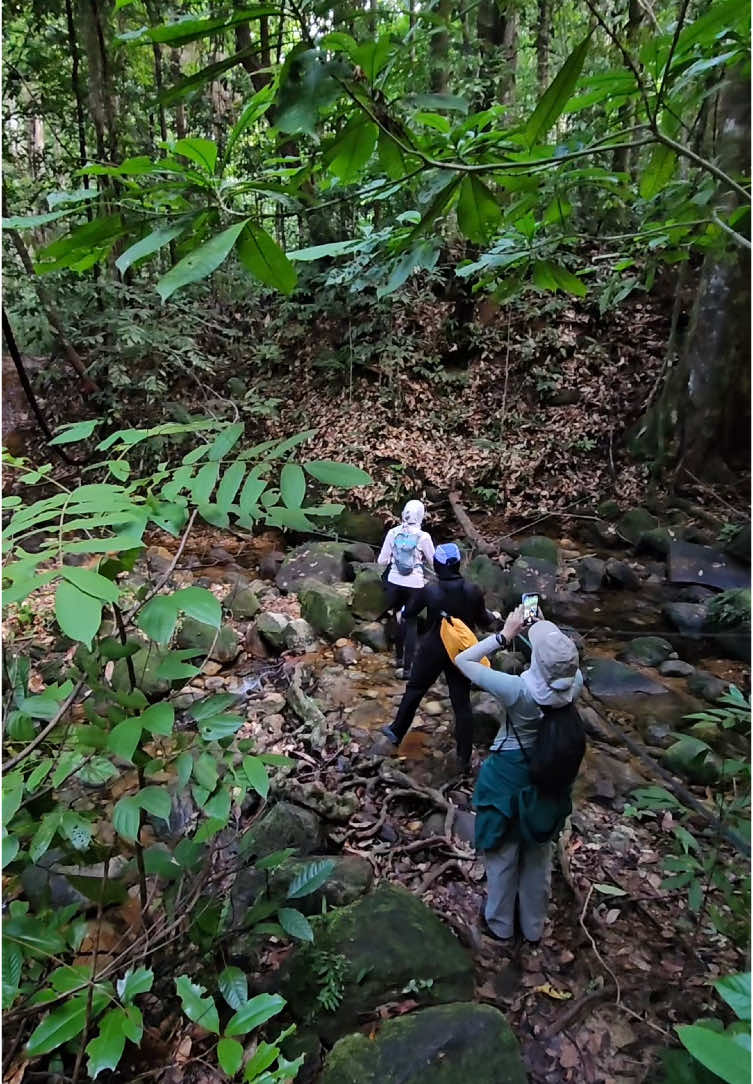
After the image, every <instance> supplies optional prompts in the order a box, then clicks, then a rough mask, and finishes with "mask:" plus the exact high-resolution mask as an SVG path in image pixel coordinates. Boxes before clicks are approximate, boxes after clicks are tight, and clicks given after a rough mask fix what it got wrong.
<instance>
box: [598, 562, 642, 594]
mask: <svg viewBox="0 0 753 1084" xmlns="http://www.w3.org/2000/svg"><path fill="white" fill-rule="evenodd" d="M604 571H605V573H606V578H607V583H608V584H609V586H610V587H623V588H625V589H626V590H627V591H637V590H638V588H639V587H640V585H641V581H640V579H639V578H638V576H637V575H636V573H635V572H634V571H633V569H632V568H631V567H630V565H628V564H625V562H624V561H618V560H617V559H616V558H615V557H610V558H609V560H608V561H607V563H606V567H605V569H604Z"/></svg>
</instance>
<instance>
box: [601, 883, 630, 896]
mask: <svg viewBox="0 0 753 1084" xmlns="http://www.w3.org/2000/svg"><path fill="white" fill-rule="evenodd" d="M594 888H595V889H596V891H597V892H601V894H602V896H627V892H626V891H625V890H624V888H618V887H617V885H609V884H594Z"/></svg>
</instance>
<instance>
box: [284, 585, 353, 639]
mask: <svg viewBox="0 0 753 1084" xmlns="http://www.w3.org/2000/svg"><path fill="white" fill-rule="evenodd" d="M298 598H299V599H300V603H301V614H302V615H303V617H304V618H305V619H306V621H308V623H309V624H310V625H312V626H313V627H314V628H315V629H316V630H317V632H321V633H323V634H324V636H326V637H327V639H328V640H332V641H334V640H339V639H340V637H341V636H350V634H351V632H352V631H353V627H354V625H355V619H354V617H353V614H352V613H351V610H350V589H349V588H347V589H345V590H342V589H338V588H336V587H333V586H332V585H331V584H326V583H317V582H316V581H315V580H304V582H303V584H302V585H300V587H299V589H298Z"/></svg>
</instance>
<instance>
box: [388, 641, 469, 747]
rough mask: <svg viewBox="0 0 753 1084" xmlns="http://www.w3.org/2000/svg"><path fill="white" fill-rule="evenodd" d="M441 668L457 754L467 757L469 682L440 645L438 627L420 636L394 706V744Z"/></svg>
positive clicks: (404, 732) (403, 732)
mask: <svg viewBox="0 0 753 1084" xmlns="http://www.w3.org/2000/svg"><path fill="white" fill-rule="evenodd" d="M443 671H444V676H445V677H446V679H447V686H448V688H449V691H450V702H451V703H452V710H453V711H454V713H455V743H456V745H457V750H458V757H459V758H460V759H461V760H464V761H465V760H470V756H471V752H472V750H473V714H472V712H471V683H470V681H469V680H468V678H467V677H465V676H464V675H463V674H461V672H460V671H459V670H458V668H457V666H455V664H454V663H453V662H452V660H451V659H450V656H449V655H448V654H447V652H446V651H445V648H444V644H443V643H442V640H441V638H440V636H439V629H436V628H435V629H431V630H430V631H429V632H427V633H426V635H425V636H422V637H421V639H420V641H419V643H418V650H417V651H416V656H415V658H414V660H413V669H412V670H411V674H410V679H409V681H408V684H407V686H406V689H405V693H404V694H403V699H402V700H401V701H400V707H399V708H398V709H397V715H396V716H395V721H394V723H393V724H392V730H393V732H394V734H395V736H396V738H397V739H398V744H399V743H400V742H401V741H402V740H403V738H404V737H405V735H406V734H407V733H408V731H409V730H410V726H411V723H412V722H413V718H414V716H415V714H416V710H417V708H418V705H419V704H420V703H421V700H422V699H423V697H424V696H425V695H426V693H427V692H428V691H429V689H430V688H431V686H432V685H433V684H434V682H435V681H436V680H437V678H438V677H439V675H440V674H441V673H442V672H443Z"/></svg>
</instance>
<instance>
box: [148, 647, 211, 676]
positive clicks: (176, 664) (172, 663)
mask: <svg viewBox="0 0 753 1084" xmlns="http://www.w3.org/2000/svg"><path fill="white" fill-rule="evenodd" d="M195 656H196V649H195V648H193V647H188V648H184V649H183V650H182V651H171V652H170V653H169V654H168V655H166V656H165V657H164V659H163V660H162V662H161V663H160V664H159V666H158V667H157V670H156V671H155V677H158V678H167V680H168V681H177V680H183V679H186V678H192V677H196V675H197V674H199V673H201V670H200V668H199V667H198V666H194V665H193V663H188V662H186V661H185V660H186V659H192V658H194V657H195Z"/></svg>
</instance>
